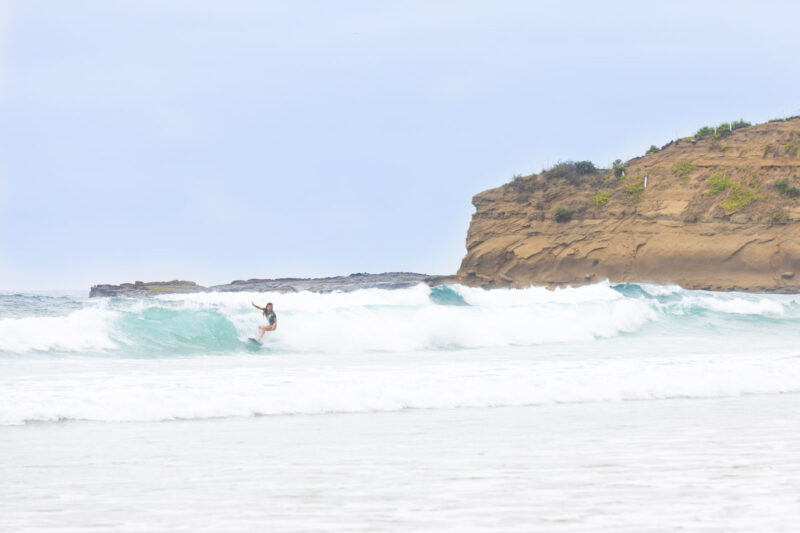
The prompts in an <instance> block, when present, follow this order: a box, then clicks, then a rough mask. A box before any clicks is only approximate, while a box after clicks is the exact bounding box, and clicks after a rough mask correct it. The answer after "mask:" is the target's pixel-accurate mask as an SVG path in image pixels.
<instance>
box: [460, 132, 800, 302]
mask: <svg viewBox="0 0 800 533" xmlns="http://www.w3.org/2000/svg"><path fill="white" fill-rule="evenodd" d="M625 167H626V168H625V172H624V175H623V174H622V173H621V172H618V173H617V174H619V175H618V176H616V175H615V174H614V172H613V171H599V172H596V173H591V172H590V173H587V174H581V175H577V176H575V175H573V176H568V177H558V176H554V175H552V174H550V173H548V172H544V173H542V174H539V175H532V176H527V177H524V178H518V179H516V180H514V181H513V182H511V183H508V184H506V185H503V186H501V187H498V188H495V189H491V190H488V191H485V192H482V193H480V194H478V195H476V196H475V197H474V198H473V204H474V205H475V207H476V212H475V214H474V215H473V218H472V222H471V223H470V227H469V232H468V235H467V255H466V256H465V257H464V260H463V261H462V264H461V268H460V269H459V271H458V278H459V280H460V281H461V282H462V283H465V284H469V285H479V286H489V287H491V286H514V287H525V286H529V285H547V286H563V285H580V284H585V283H593V282H597V281H601V280H604V279H608V280H610V281H612V282H623V281H629V282H655V283H677V284H679V285H681V286H683V287H685V288H692V289H712V290H750V291H767V292H768V291H774V292H798V291H800V196H798V195H800V189H798V188H800V119H797V118H795V119H791V120H785V121H780V122H770V123H767V124H761V125H756V126H750V127H746V128H742V129H738V130H735V131H733V132H732V134H730V135H729V136H727V137H724V138H719V139H715V138H714V136H713V135H709V136H708V137H706V138H704V139H700V140H689V139H684V140H681V141H678V142H675V143H670V144H669V145H667V146H665V147H663V148H662V149H661V150H659V151H656V152H654V153H651V154H648V155H646V156H643V157H639V158H635V159H632V160H630V161H628V162H627V163H626V165H625ZM645 180H646V187H645ZM784 180H786V181H784ZM795 187H798V188H795ZM559 207H561V208H563V211H566V212H564V213H562V215H563V216H562V217H560V218H561V219H562V220H564V219H566V218H569V215H570V213H569V212H572V213H571V220H568V221H562V222H558V221H556V220H555V218H556V217H555V214H556V209H557V208H559Z"/></svg>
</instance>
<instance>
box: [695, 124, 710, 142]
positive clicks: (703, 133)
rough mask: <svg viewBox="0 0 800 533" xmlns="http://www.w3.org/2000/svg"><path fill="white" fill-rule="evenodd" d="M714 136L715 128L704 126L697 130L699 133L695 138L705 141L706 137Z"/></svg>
mask: <svg viewBox="0 0 800 533" xmlns="http://www.w3.org/2000/svg"><path fill="white" fill-rule="evenodd" d="M712 135H714V128H712V127H711V126H703V127H702V128H700V129H699V130H697V133H695V134H694V138H695V139H698V140H699V139H705V138H706V137H710V136H712Z"/></svg>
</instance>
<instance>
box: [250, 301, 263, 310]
mask: <svg viewBox="0 0 800 533" xmlns="http://www.w3.org/2000/svg"><path fill="white" fill-rule="evenodd" d="M250 303H251V304H253V307H255V308H256V309H261V310H262V311H263V310H264V308H263V307H259V306H257V305H256V304H254V303H253V302H252V301H251V302H250Z"/></svg>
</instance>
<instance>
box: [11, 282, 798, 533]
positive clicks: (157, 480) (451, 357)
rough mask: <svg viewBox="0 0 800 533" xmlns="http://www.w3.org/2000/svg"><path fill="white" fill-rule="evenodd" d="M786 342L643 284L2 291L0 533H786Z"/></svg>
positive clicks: (777, 323)
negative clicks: (272, 326)
mask: <svg viewBox="0 0 800 533" xmlns="http://www.w3.org/2000/svg"><path fill="white" fill-rule="evenodd" d="M251 301H254V302H255V303H257V304H258V305H260V306H263V305H264V304H265V303H266V302H267V301H271V302H273V304H274V306H275V312H276V314H277V317H278V329H277V331H275V332H267V334H266V336H265V342H264V346H263V347H261V348H259V347H257V346H253V345H251V344H248V342H247V338H248V337H251V336H256V334H257V327H258V325H259V324H260V323H261V322H262V321H263V320H262V319H261V316H260V312H259V311H258V310H256V309H254V308H253V307H252V306H251V305H250V302H251ZM798 326H800V295H766V294H741V293H712V292H704V291H687V290H683V289H681V288H679V287H676V286H660V285H637V284H618V285H614V284H609V283H599V284H595V285H590V286H585V287H580V288H569V289H560V290H555V291H550V290H546V289H543V288H529V289H519V290H517V289H507V290H506V289H496V290H491V291H487V290H484V289H479V288H469V287H463V286H460V285H445V286H438V287H428V286H427V285H423V284H420V285H417V286H414V287H411V288H405V289H396V290H383V289H361V290H355V291H351V292H333V293H311V292H297V293H283V294H281V293H221V292H220V293H198V294H186V295H162V296H159V297H154V298H147V299H125V298H119V299H118V298H93V299H89V298H87V297H86V296H85V295H84V294H66V293H20V294H15V293H2V294H0V530H2V531H44V530H46V531H85V530H90V529H96V530H101V531H154V530H158V531H632V532H633V531H636V532H641V531H675V530H678V529H682V530H686V531H754V530H761V531H795V530H796V528H797V523H798V520H800V453H798V452H797V450H798V449H800V416H798V414H797V413H799V412H800V394H798V393H800V346H799V345H798V339H799V338H800V336H799V335H798Z"/></svg>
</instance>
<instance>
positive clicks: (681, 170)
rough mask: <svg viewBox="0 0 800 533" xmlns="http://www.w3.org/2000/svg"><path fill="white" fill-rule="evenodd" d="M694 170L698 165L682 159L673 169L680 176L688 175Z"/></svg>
mask: <svg viewBox="0 0 800 533" xmlns="http://www.w3.org/2000/svg"><path fill="white" fill-rule="evenodd" d="M694 170H697V167H696V166H694V165H693V164H691V163H690V162H689V161H681V162H680V163H678V164H677V165H675V167H674V168H673V169H672V172H673V174H675V175H676V176H678V177H679V178H683V177H684V176H688V175H689V174H690V173H691V172H692V171H694Z"/></svg>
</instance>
